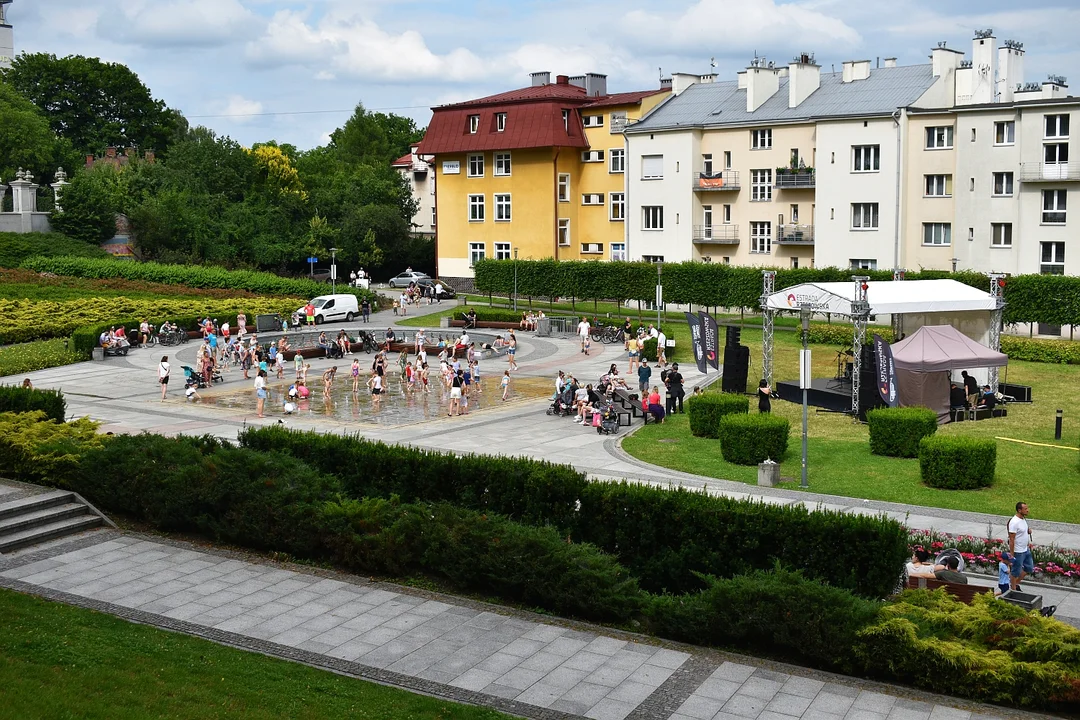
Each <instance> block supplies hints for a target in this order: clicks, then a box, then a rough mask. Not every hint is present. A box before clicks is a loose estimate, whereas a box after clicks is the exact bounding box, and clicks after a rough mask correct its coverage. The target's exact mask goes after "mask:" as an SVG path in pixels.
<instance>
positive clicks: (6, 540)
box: [0, 490, 112, 553]
mask: <svg viewBox="0 0 1080 720" xmlns="http://www.w3.org/2000/svg"><path fill="white" fill-rule="evenodd" d="M106 524H109V525H112V523H110V522H108V520H107V519H106V518H105V517H104V516H103V515H101V514H100V513H99V512H98V511H97V510H96V509H94V507H93V506H91V505H90V504H89V503H87V502H86V501H85V500H83V499H82V498H81V497H80V496H79V495H78V494H76V493H73V492H66V491H62V490H54V491H51V492H46V493H42V494H40V495H31V496H30V497H26V498H22V499H21V500H12V501H10V502H6V503H2V504H0V553H9V552H13V551H15V550H20V549H22V548H25V547H29V546H31V545H38V544H40V543H43V542H46V541H49V540H55V539H57V538H61V537H65V536H67V535H74V534H75V533H80V532H83V531H84V530H90V529H91V528H96V527H101V526H102V525H106Z"/></svg>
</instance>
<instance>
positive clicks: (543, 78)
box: [529, 72, 551, 87]
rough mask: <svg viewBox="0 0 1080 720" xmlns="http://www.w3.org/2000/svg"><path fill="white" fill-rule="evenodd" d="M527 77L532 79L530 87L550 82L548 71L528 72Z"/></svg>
mask: <svg viewBox="0 0 1080 720" xmlns="http://www.w3.org/2000/svg"><path fill="white" fill-rule="evenodd" d="M529 77H530V78H531V79H532V87H540V86H541V85H547V84H548V83H549V82H551V73H549V72H534V73H529Z"/></svg>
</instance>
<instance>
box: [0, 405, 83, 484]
mask: <svg viewBox="0 0 1080 720" xmlns="http://www.w3.org/2000/svg"><path fill="white" fill-rule="evenodd" d="M97 428H98V423H96V422H93V421H92V420H89V419H87V418H82V419H79V420H76V421H74V422H70V423H65V422H63V421H61V420H56V419H55V418H53V419H50V418H48V416H47V415H46V414H45V412H43V411H41V410H34V411H32V412H25V413H0V474H2V475H4V476H5V477H10V478H12V479H15V480H23V481H25V482H35V483H36V482H47V483H52V484H57V483H63V482H64V481H66V480H67V479H68V478H69V477H70V476H71V474H72V473H73V472H75V471H76V470H77V469H78V468H79V466H80V464H81V462H82V459H83V456H84V454H85V453H86V452H88V451H89V449H91V448H95V447H99V446H100V445H101V443H102V440H103V438H102V437H101V436H99V435H98V434H97Z"/></svg>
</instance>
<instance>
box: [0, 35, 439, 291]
mask: <svg viewBox="0 0 1080 720" xmlns="http://www.w3.org/2000/svg"><path fill="white" fill-rule="evenodd" d="M421 135H422V131H421V130H420V129H418V128H417V127H416V125H415V123H414V122H413V121H412V120H411V119H409V118H405V117H400V116H396V115H392V114H391V115H387V114H382V113H371V112H368V111H367V110H366V109H365V108H364V107H363V105H361V104H358V105H357V106H356V110H355V112H354V113H353V115H352V117H350V118H349V120H348V121H347V122H346V123H345V124H344V125H343V126H342V127H341V128H339V129H338V130H336V131H334V132H333V133H332V134H331V139H330V142H329V143H328V144H327V145H325V146H322V147H317V148H314V149H312V150H306V151H300V150H298V149H297V148H295V147H293V146H291V145H288V144H284V143H281V144H279V143H277V142H274V141H272V140H271V141H268V142H265V143H259V144H256V145H254V146H253V147H251V148H245V147H242V146H241V145H240V144H239V143H237V142H235V141H234V140H232V139H231V138H229V137H226V136H219V135H218V134H216V133H215V132H214V131H212V130H210V129H208V128H205V127H201V126H200V127H190V126H189V124H188V122H187V120H185V119H184V117H183V115H181V114H180V113H179V112H178V111H176V110H174V109H171V108H168V107H167V106H166V105H165V103H164V102H162V101H161V100H158V99H155V98H154V97H153V96H152V94H151V92H150V89H149V88H147V87H146V86H145V85H144V84H143V83H142V82H141V81H140V80H139V78H138V76H137V75H136V74H135V73H133V72H132V71H131V70H130V69H129V68H127V67H125V66H123V65H120V64H117V63H104V62H102V61H100V60H98V59H96V58H85V57H80V56H70V57H65V58H57V57H55V56H53V55H47V54H23V55H20V56H19V57H18V58H16V60H15V61H14V62H13V64H12V67H11V68H10V69H8V70H6V71H4V72H3V74H2V75H0V181H2V180H4V179H11V176H12V175H13V174H14V172H15V170H16V169H17V168H20V167H22V168H26V169H29V170H30V171H31V172H32V173H33V174H34V177H35V179H36V180H37V181H38V182H41V183H48V182H52V181H53V179H54V178H53V174H54V173H55V171H56V168H57V167H60V166H63V167H64V168H65V169H66V170H68V173H69V176H70V177H69V179H70V183H71V184H70V185H69V186H68V187H67V189H66V191H65V193H64V199H63V203H62V205H63V208H64V212H63V213H62V214H54V216H53V225H54V227H55V228H56V229H57V230H58V231H60V232H62V233H64V234H65V235H68V236H71V237H75V238H79V239H82V240H84V241H86V242H88V243H100V242H101V241H103V240H105V239H108V238H110V237H112V235H113V234H114V231H115V216H116V214H117V213H123V214H125V215H127V216H128V218H129V219H130V222H131V227H132V230H133V236H134V240H135V245H136V248H137V250H138V252H139V253H140V255H141V256H143V257H144V258H147V259H155V260H161V261H165V262H180V263H214V264H221V265H227V266H231V267H258V268H265V269H270V270H274V271H277V272H294V273H299V272H303V271H304V270H306V269H307V265H306V264H305V262H304V261H305V259H306V258H307V257H309V256H312V255H315V256H318V257H319V258H320V263H319V265H320V266H322V265H324V263H323V262H322V258H323V257H326V258H327V260H328V259H329V252H328V249H329V248H330V247H336V248H338V253H337V257H338V262H339V267H340V269H342V270H344V271H347V270H348V269H351V268H354V267H358V266H363V267H365V268H366V269H368V270H370V271H373V272H374V273H376V275H379V274H392V273H396V272H398V271H399V270H400V269H402V268H404V267H405V266H406V265H412V266H413V267H415V268H418V269H427V270H434V244H433V242H432V241H430V240H425V239H423V238H418V237H416V236H415V235H414V233H413V228H412V227H411V225H410V220H411V218H412V216H413V214H414V212H415V210H416V207H415V202H414V201H413V199H412V194H411V191H410V188H409V184H408V181H407V180H405V179H404V178H402V177H401V176H400V175H399V174H398V173H397V172H396V171H395V170H394V169H393V168H391V167H390V163H391V162H392V161H393V160H394V159H395V158H397V157H398V156H400V155H402V154H404V153H406V152H408V150H409V145H410V143H412V142H415V141H416V140H418V139H419V138H420V137H421ZM109 146H115V147H120V148H126V147H134V148H137V149H138V151H139V152H138V155H139V158H135V157H134V156H133V158H132V159H131V160H130V162H128V163H127V164H126V165H125V166H124V167H113V166H110V165H108V164H96V165H95V166H94V167H93V168H91V169H85V168H84V167H83V164H84V161H83V158H84V157H85V156H86V155H95V156H100V155H101V154H103V152H104V151H105V149H106V148H107V147H109ZM146 150H152V151H153V152H154V154H155V159H154V160H153V162H147V161H146V160H144V159H142V158H141V156H142V154H143V152H145V151H146ZM73 171H74V172H73ZM327 264H328V263H327Z"/></svg>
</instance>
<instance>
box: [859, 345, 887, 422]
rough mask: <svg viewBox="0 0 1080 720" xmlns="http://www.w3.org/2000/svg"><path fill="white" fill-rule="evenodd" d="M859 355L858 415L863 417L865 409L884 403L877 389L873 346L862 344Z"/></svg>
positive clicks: (875, 359)
mask: <svg viewBox="0 0 1080 720" xmlns="http://www.w3.org/2000/svg"><path fill="white" fill-rule="evenodd" d="M859 356H860V359H861V360H862V368H861V372H860V373H859V417H865V415H866V411H867V410H873V409H874V408H876V407H880V406H882V405H884V404H885V403H884V402H882V400H881V395H879V394H878V389H877V353H876V352H875V351H874V346H873V345H870V344H867V345H863V346H862V351H861V352H860V353H859Z"/></svg>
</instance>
